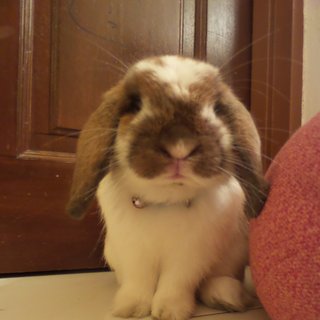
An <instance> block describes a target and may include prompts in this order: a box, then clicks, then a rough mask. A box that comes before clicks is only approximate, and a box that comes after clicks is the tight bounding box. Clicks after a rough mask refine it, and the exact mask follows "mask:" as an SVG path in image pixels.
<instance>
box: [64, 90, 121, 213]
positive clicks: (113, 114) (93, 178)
mask: <svg viewBox="0 0 320 320" xmlns="http://www.w3.org/2000/svg"><path fill="white" fill-rule="evenodd" d="M122 101H123V88H122V86H121V85H120V84H119V85H118V86H116V87H114V88H113V89H111V90H110V91H108V92H107V93H106V94H105V96H104V101H103V102H102V104H101V105H100V106H99V107H98V109H96V110H95V111H94V112H93V114H92V115H91V116H90V118H89V120H88V121H87V122H86V124H85V126H84V127H83V129H82V132H81V134H80V137H79V141H78V146H77V157H76V164H75V169H74V174H73V180H72V186H71V194H70V199H69V202H68V205H67V212H68V213H69V214H70V215H71V216H72V217H74V218H81V217H83V216H84V214H85V210H86V209H87V207H88V205H89V204H90V202H91V200H92V199H93V197H94V195H95V192H96V189H97V187H98V184H99V182H100V180H101V179H102V178H103V177H104V176H105V175H106V173H107V172H108V168H109V164H110V160H111V158H112V150H113V148H112V146H113V144H114V141H115V136H116V129H117V126H118V122H119V113H120V108H121V104H122Z"/></svg>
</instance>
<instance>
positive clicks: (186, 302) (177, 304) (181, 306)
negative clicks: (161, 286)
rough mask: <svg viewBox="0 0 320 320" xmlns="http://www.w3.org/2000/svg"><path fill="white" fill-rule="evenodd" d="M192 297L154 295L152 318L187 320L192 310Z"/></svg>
mask: <svg viewBox="0 0 320 320" xmlns="http://www.w3.org/2000/svg"><path fill="white" fill-rule="evenodd" d="M194 305H195V301H194V297H193V296H192V295H191V296H190V295H185V294H175V295H170V294H166V295H164V294H162V295H160V294H156V295H155V297H154V300H153V303H152V316H153V317H154V318H155V319H159V320H187V319H190V317H191V315H192V312H193V310H194Z"/></svg>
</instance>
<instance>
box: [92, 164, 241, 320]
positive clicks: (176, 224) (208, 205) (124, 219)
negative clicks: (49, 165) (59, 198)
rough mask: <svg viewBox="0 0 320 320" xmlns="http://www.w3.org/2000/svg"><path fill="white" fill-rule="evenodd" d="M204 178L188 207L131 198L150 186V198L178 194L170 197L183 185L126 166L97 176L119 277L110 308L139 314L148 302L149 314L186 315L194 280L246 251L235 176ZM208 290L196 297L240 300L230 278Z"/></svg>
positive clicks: (217, 272)
mask: <svg viewBox="0 0 320 320" xmlns="http://www.w3.org/2000/svg"><path fill="white" fill-rule="evenodd" d="M119 175H120V176H119ZM208 182H209V181H208ZM210 185H211V186H210V187H209V188H206V189H202V190H201V191H199V190H198V192H197V194H193V196H194V197H195V198H194V199H193V202H192V205H191V207H190V208H187V207H185V206H184V205H182V204H181V203H177V204H172V205H169V206H167V207H158V206H153V205H150V206H147V207H145V208H143V209H138V208H135V207H134V206H133V205H132V203H131V198H132V196H133V195H137V194H138V195H140V196H141V197H142V198H143V199H146V200H148V201H149V200H150V198H149V197H148V195H149V194H152V196H153V197H152V199H151V200H152V201H155V200H156V198H158V202H161V201H163V199H170V200H171V201H173V200H174V199H173V198H172V196H174V195H175V194H178V197H177V199H175V200H176V201H180V200H181V199H182V195H181V192H176V191H179V189H181V186H178V185H176V186H171V187H160V186H157V185H153V184H152V183H150V182H149V186H148V187H146V186H143V183H141V181H139V179H136V178H135V176H134V174H133V173H132V172H130V170H125V172H121V173H118V174H117V173H115V172H112V173H109V174H108V175H107V176H106V177H105V178H104V179H103V180H102V181H101V183H100V185H99V188H98V192H97V195H98V200H99V204H100V206H101V209H102V213H103V216H104V218H105V220H106V225H107V227H108V230H107V238H106V242H105V254H106V258H107V261H108V262H109V264H110V265H111V267H112V268H114V269H115V270H116V275H117V278H118V280H119V283H120V284H121V288H120V290H119V292H118V294H117V297H116V299H115V309H114V314H115V315H118V316H123V317H128V316H145V315H147V314H149V312H150V310H151V308H152V315H153V316H155V317H159V318H161V319H185V318H188V316H190V313H191V312H192V310H193V307H194V292H195V291H196V288H197V287H198V286H199V285H200V282H201V281H202V280H203V279H205V278H208V277H209V278H210V277H220V276H228V275H232V273H233V272H234V270H233V269H232V268H233V266H234V265H235V264H236V265H237V264H238V263H237V261H239V262H240V261H243V260H245V259H246V255H247V252H246V250H247V249H246V247H247V245H246V242H247V240H246V236H245V232H244V230H243V229H242V228H243V225H242V224H241V222H242V221H243V219H242V218H243V215H244V213H243V201H244V194H243V191H242V189H241V187H240V185H239V183H238V182H237V180H236V179H235V178H233V177H219V178H215V179H212V181H210ZM150 188H151V189H150ZM146 191H148V192H146ZM190 195H191V192H190V193H189V194H186V195H185V199H187V198H189V196H190ZM240 263H241V262H240ZM230 282H231V283H230ZM224 283H226V286H225V285H224ZM206 290H207V293H206V292H204V294H205V295H207V296H206V297H202V298H203V299H207V300H208V299H209V300H211V303H212V304H213V303H214V302H215V301H214V298H215V296H214V295H215V294H216V295H217V296H218V297H217V299H218V302H221V300H224V301H227V302H229V303H230V305H232V304H233V305H237V304H238V305H239V306H240V305H241V304H242V301H241V297H240V295H241V290H242V288H241V286H240V283H238V281H237V280H235V279H231V278H229V277H225V278H221V281H218V282H217V283H216V284H215V285H214V286H211V288H210V290H211V291H208V289H207V288H206ZM213 291H216V293H215V292H213ZM237 295H238V296H239V297H237ZM219 299H220V300H219ZM237 299H238V301H234V300H237Z"/></svg>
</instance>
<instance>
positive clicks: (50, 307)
mask: <svg viewBox="0 0 320 320" xmlns="http://www.w3.org/2000/svg"><path fill="white" fill-rule="evenodd" d="M116 289H117V283H116V280H115V277H114V274H113V273H106V272H97V273H82V274H71V275H70V274H69V275H53V276H35V277H21V278H4V279H0V319H1V320H109V319H110V320H113V319H114V320H115V319H118V318H114V317H113V316H112V315H111V307H112V300H113V297H114V294H115V291H116ZM197 317H201V319H203V320H209V319H212V320H231V319H233V320H269V317H268V316H267V315H266V313H265V311H264V310H262V309H261V308H260V309H254V310H250V311H248V312H244V313H221V311H215V310H211V309H208V308H205V307H203V306H198V308H197V311H196V315H195V318H197Z"/></svg>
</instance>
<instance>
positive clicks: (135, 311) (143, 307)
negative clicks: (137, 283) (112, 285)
mask: <svg viewBox="0 0 320 320" xmlns="http://www.w3.org/2000/svg"><path fill="white" fill-rule="evenodd" d="M151 301H152V295H149V294H144V293H139V292H137V290H129V289H122V288H121V289H120V290H119V291H118V293H117V295H116V298H115V301H114V308H113V312H112V314H113V315H114V316H116V317H121V318H130V317H134V318H143V317H146V316H148V315H150V313H151Z"/></svg>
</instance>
